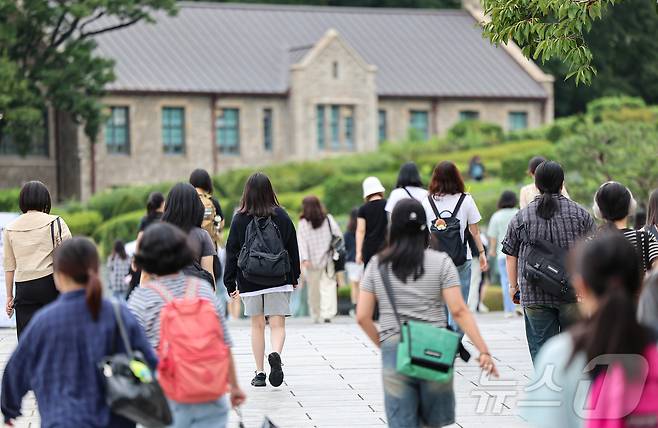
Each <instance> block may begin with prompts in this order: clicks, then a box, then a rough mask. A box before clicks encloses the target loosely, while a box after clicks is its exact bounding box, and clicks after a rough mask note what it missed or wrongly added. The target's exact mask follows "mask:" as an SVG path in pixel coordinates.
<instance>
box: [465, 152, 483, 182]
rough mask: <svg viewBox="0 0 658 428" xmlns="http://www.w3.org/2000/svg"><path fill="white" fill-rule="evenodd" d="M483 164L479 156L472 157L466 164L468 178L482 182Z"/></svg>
mask: <svg viewBox="0 0 658 428" xmlns="http://www.w3.org/2000/svg"><path fill="white" fill-rule="evenodd" d="M484 172H485V169H484V163H482V158H481V157H480V156H473V157H472V158H471V161H470V162H469V163H468V176H469V177H471V179H473V180H475V181H482V180H484Z"/></svg>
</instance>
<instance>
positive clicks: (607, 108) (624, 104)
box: [587, 96, 646, 122]
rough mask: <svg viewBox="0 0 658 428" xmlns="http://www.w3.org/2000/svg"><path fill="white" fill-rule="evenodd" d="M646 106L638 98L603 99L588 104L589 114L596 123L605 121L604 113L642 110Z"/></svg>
mask: <svg viewBox="0 0 658 428" xmlns="http://www.w3.org/2000/svg"><path fill="white" fill-rule="evenodd" d="M644 107H646V104H645V102H644V100H643V99H642V98H638V97H628V96H619V97H602V98H598V99H596V100H594V101H590V102H589V103H588V104H587V114H588V115H589V116H591V117H592V119H593V120H594V121H595V122H600V121H601V120H603V116H604V113H606V112H611V111H612V112H614V111H620V110H622V109H642V108H644Z"/></svg>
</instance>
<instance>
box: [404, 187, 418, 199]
mask: <svg viewBox="0 0 658 428" xmlns="http://www.w3.org/2000/svg"><path fill="white" fill-rule="evenodd" d="M402 189H403V190H404V191H405V192H407V195H409V197H410V198H411V199H416V198H414V195H412V194H411V192H410V191H409V189H407V186H404V187H403V188H402Z"/></svg>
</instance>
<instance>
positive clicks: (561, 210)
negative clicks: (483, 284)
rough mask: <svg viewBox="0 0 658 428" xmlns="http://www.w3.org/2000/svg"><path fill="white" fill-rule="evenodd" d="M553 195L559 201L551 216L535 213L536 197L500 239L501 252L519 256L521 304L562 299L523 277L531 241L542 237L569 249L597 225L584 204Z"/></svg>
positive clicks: (546, 302) (544, 302)
mask: <svg viewBox="0 0 658 428" xmlns="http://www.w3.org/2000/svg"><path fill="white" fill-rule="evenodd" d="M554 198H556V199H557V202H558V211H557V212H556V213H555V215H554V216H553V217H552V218H551V219H550V220H545V219H543V218H541V217H539V216H538V215H537V205H538V203H539V199H535V200H534V201H532V202H530V204H529V205H528V206H527V207H526V208H524V209H522V210H521V211H519V212H518V213H517V214H516V215H515V216H514V218H512V221H511V222H510V224H509V226H508V228H507V235H506V236H505V239H504V240H503V253H505V254H507V255H510V256H514V257H517V258H518V271H517V275H518V279H517V280H518V284H519V288H520V289H521V304H522V305H523V306H529V305H559V304H560V303H562V302H561V301H560V299H558V298H557V297H554V296H552V295H550V294H547V293H545V292H544V290H542V289H541V288H539V287H537V286H535V285H532V284H529V283H528V282H527V281H526V279H525V278H524V276H523V271H524V269H525V264H526V260H527V257H528V253H529V251H530V243H531V242H532V241H534V240H536V239H545V240H548V241H551V242H552V243H553V244H555V245H558V246H560V247H562V248H567V249H569V248H571V247H573V245H574V244H575V243H576V242H577V241H578V240H580V239H582V238H585V237H587V236H588V235H590V234H592V233H593V232H594V231H595V229H596V224H595V223H594V219H593V218H592V216H591V215H590V213H588V212H587V211H586V210H585V209H584V208H583V207H581V206H580V205H578V204H577V203H575V202H573V201H571V200H569V199H567V198H565V197H564V196H561V195H560V196H557V195H556V196H554ZM510 285H511V284H510Z"/></svg>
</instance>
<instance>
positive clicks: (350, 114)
mask: <svg viewBox="0 0 658 428" xmlns="http://www.w3.org/2000/svg"><path fill="white" fill-rule="evenodd" d="M343 109H344V112H345V113H344V122H343V129H344V130H345V136H344V142H345V148H346V149H347V150H354V108H353V107H343Z"/></svg>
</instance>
